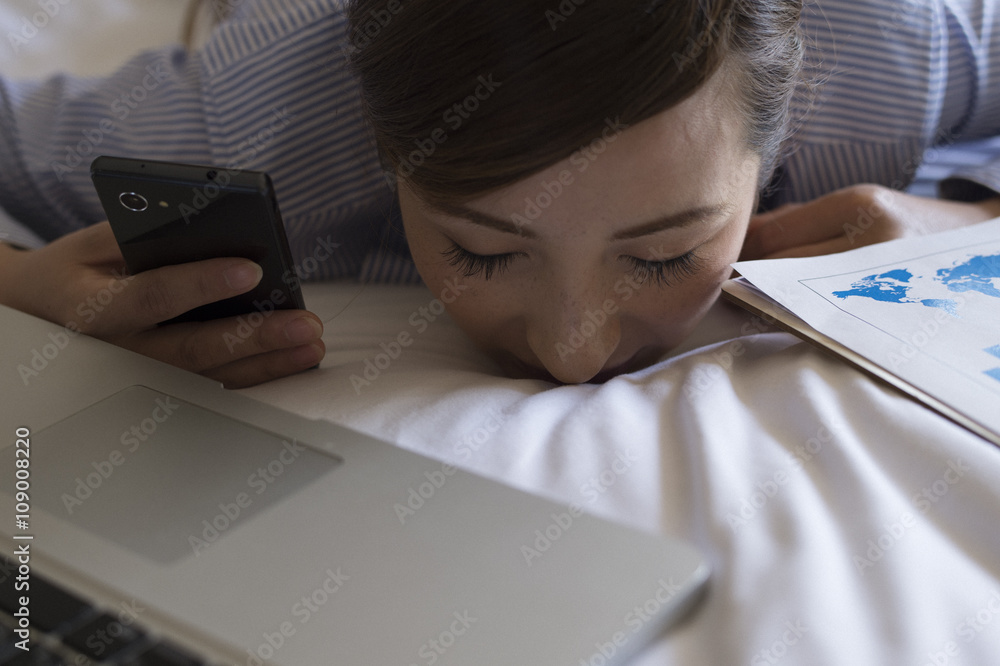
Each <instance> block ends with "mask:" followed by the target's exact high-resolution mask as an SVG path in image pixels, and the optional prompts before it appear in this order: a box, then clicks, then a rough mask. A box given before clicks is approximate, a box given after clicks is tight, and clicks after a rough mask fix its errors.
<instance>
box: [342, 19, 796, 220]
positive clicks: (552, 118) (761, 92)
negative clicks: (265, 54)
mask: <svg viewBox="0 0 1000 666" xmlns="http://www.w3.org/2000/svg"><path fill="white" fill-rule="evenodd" d="M801 6H802V0H561V1H560V0H502V1H492V0H351V1H350V2H349V3H348V7H347V12H348V16H349V18H350V29H349V30H350V32H349V40H350V44H348V45H347V47H346V49H345V50H346V51H347V52H348V53H349V58H350V63H351V65H352V67H353V69H354V71H355V73H356V75H357V76H358V79H359V82H360V87H361V97H362V102H363V106H364V110H365V115H366V118H367V121H368V124H369V126H370V127H371V130H372V132H373V135H374V140H375V143H376V145H377V147H378V149H379V153H380V155H381V156H382V160H383V164H384V166H385V168H386V169H387V171H389V172H391V173H396V172H397V171H398V170H403V171H404V175H406V179H407V182H408V183H409V184H410V185H412V186H413V187H414V189H415V190H416V192H417V193H418V194H420V196H421V197H422V198H424V199H425V200H426V201H428V202H429V203H432V204H439V203H456V202H462V201H465V200H468V199H471V198H474V197H476V196H479V195H482V194H485V193H487V192H490V191H492V190H495V189H498V188H501V187H504V186H507V185H511V184H513V183H515V182H517V181H519V180H522V179H524V178H526V177H528V176H530V175H532V174H533V173H536V172H538V171H541V170H543V169H545V168H547V167H549V166H551V165H552V164H555V163H557V162H559V161H561V160H563V159H566V158H568V157H569V156H570V155H572V153H573V152H574V151H576V150H577V149H579V148H580V147H581V146H583V145H586V144H588V143H590V142H591V140H593V139H594V138H595V137H597V136H599V134H600V132H601V128H602V127H603V126H604V125H605V123H606V122H608V120H609V119H617V120H620V122H621V123H622V124H624V125H626V126H631V125H634V124H636V123H639V122H641V121H642V120H645V119H647V118H649V117H651V116H653V115H655V114H657V113H659V112H661V111H664V110H666V109H668V108H670V107H672V106H674V105H675V104H677V103H679V102H681V101H682V100H684V99H685V98H686V97H688V96H689V95H691V94H692V93H693V92H694V91H695V90H697V89H698V87H699V86H700V85H702V84H703V83H704V82H705V81H707V80H708V79H709V78H710V77H711V76H712V75H713V74H714V73H715V72H716V71H718V70H719V68H720V67H721V66H722V65H723V64H724V63H726V64H727V66H728V65H734V66H735V67H734V70H733V71H734V72H735V74H736V77H735V79H734V81H735V83H736V87H737V89H738V91H739V95H738V97H739V98H740V99H738V100H737V103H738V104H739V108H740V109H741V110H742V111H743V112H744V113H743V117H744V118H745V119H746V123H745V126H744V132H745V138H746V141H747V144H748V146H749V147H750V148H751V149H753V150H754V151H756V152H757V153H758V154H759V155H760V156H761V158H762V170H761V180H760V182H761V184H762V185H763V184H764V183H766V182H767V180H768V178H769V176H770V174H771V171H772V169H773V166H774V164H775V162H776V160H777V157H778V155H779V147H780V145H781V143H782V141H783V139H784V133H785V128H786V127H787V125H788V122H787V117H788V107H789V101H790V99H791V95H792V93H793V91H794V89H795V85H796V80H797V77H798V72H799V69H800V66H801V61H802V45H801V40H800V36H799V30H798V20H799V14H800V12H801ZM487 81H489V82H495V84H496V85H492V86H483V85H482V84H483V83H484V82H487ZM487 91H488V92H487ZM480 92H482V93H486V94H479V95H478V96H476V93H480ZM470 97H474V98H475V100H476V101H475V102H474V103H472V104H471V105H469V104H466V105H465V106H464V110H465V111H466V113H465V114H461V113H460V112H459V113H458V114H455V113H454V110H455V109H457V108H458V107H456V106H455V105H456V104H458V105H460V106H461V105H462V103H463V100H469V99H470ZM470 109H473V110H471V111H470ZM449 110H453V116H457V117H458V118H460V119H462V120H463V122H460V123H459V122H456V121H455V120H452V119H449V118H448V113H449ZM446 120H451V122H450V123H449V122H446ZM456 125H458V126H457V127H456Z"/></svg>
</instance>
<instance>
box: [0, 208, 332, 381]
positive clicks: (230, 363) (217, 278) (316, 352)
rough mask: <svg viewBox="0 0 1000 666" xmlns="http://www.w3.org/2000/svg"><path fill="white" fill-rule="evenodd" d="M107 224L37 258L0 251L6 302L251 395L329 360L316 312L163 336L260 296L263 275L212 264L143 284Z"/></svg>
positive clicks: (172, 271) (144, 278)
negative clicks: (217, 305) (204, 314)
mask: <svg viewBox="0 0 1000 666" xmlns="http://www.w3.org/2000/svg"><path fill="white" fill-rule="evenodd" d="M124 271H125V262H124V260H123V259H122V255H121V252H119V250H118V245H117V244H116V243H115V239H114V235H113V234H112V232H111V227H110V225H108V223H107V222H105V223H102V224H97V225H94V226H91V227H87V228H86V229H81V230H80V231H77V232H75V233H72V234H69V235H67V236H64V237H63V238H60V239H59V240H56V241H54V242H53V243H50V244H49V245H47V246H45V247H43V248H41V249H38V250H23V251H22V250H16V249H14V248H11V247H9V246H4V245H0V302H2V303H4V304H5V305H9V306H11V307H13V308H16V309H18V310H22V311H24V312H27V313H29V314H34V315H36V316H38V317H41V318H43V319H47V320H49V321H51V322H54V323H57V324H61V325H63V326H67V327H68V328H71V329H73V330H79V331H81V332H83V333H86V334H88V335H91V336H94V337H97V338H101V339H103V340H106V341H108V342H111V343H114V344H116V345H119V346H121V347H125V348H126V349H131V350H133V351H136V352H139V353H141V354H145V355H146V356H151V357H153V358H156V359H159V360H161V361H165V362H167V363H170V364H172V365H176V366H178V367H181V368H184V369H187V370H192V371H194V372H198V373H200V374H203V375H205V376H207V377H211V378H212V379H215V380H218V381H220V382H222V383H223V384H224V385H225V386H226V387H228V388H239V387H244V386H251V385H253V384H258V383H260V382H264V381H268V380H270V379H275V378H277V377H283V376H286V375H291V374H294V373H296V372H299V371H301V370H305V369H306V368H310V367H312V366H314V365H316V364H317V363H319V361H320V360H321V359H322V358H323V355H324V353H325V351H326V350H325V347H324V345H323V341H322V340H321V339H320V336H321V335H322V333H323V323H322V321H320V319H319V318H318V317H317V316H316V315H314V314H312V313H311V312H305V311H302V310H275V311H274V312H273V313H272V314H271V315H270V316H268V317H265V318H264V320H263V322H262V323H261V324H260V326H258V327H256V328H252V330H250V329H251V327H249V326H248V325H247V323H246V322H247V320H246V319H245V318H244V319H243V321H242V322H241V321H240V319H239V318H237V317H232V318H228V319H217V320H214V321H207V322H185V323H179V324H170V325H167V326H157V323H159V322H161V321H166V320H168V319H172V318H173V317H176V316H177V315H180V314H182V313H184V312H187V311H188V310H191V309H192V308H195V307H198V306H199V305H204V304H206V303H213V302H215V301H219V300H222V299H225V298H229V297H231V296H235V295H237V294H241V293H244V292H247V291H249V290H250V289H252V288H253V287H254V286H255V285H256V284H257V283H258V282H259V281H260V277H261V271H260V267H259V266H257V264H255V263H253V262H252V261H250V260H248V259H240V258H226V259H209V260H206V261H197V262H192V263H188V264H181V265H177V266H164V267H162V268H157V269H154V270H149V271H145V272H143V273H140V274H138V275H135V276H129V275H126V274H125V272H124Z"/></svg>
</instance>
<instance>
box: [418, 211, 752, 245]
mask: <svg viewBox="0 0 1000 666" xmlns="http://www.w3.org/2000/svg"><path fill="white" fill-rule="evenodd" d="M435 208H436V209H437V210H439V211H440V212H442V213H444V214H445V215H448V216H450V217H456V218H460V219H463V220H466V221H467V222H472V223H474V224H478V225H480V226H484V227H489V228H490V229H495V230H497V231H502V232H504V233H508V234H513V235H515V236H521V237H522V238H530V239H537V238H538V234H537V233H535V232H534V231H533V230H532V229H530V228H528V227H527V226H526V225H523V224H517V223H516V222H514V221H513V220H505V219H503V218H501V217H494V216H493V215H490V214H488V213H483V212H481V211H478V210H474V209H472V208H469V207H468V206H463V205H461V204H442V205H440V206H435ZM732 210H733V205H732V203H730V202H725V203H718V204H713V205H709V206H698V207H696V208H690V209H688V210H685V211H681V212H679V213H671V214H669V215H664V216H662V217H658V218H656V219H654V220H650V221H649V222H644V223H642V224H639V225H637V226H634V227H632V228H630V229H625V230H623V231H619V232H617V233H616V234H614V235H613V236H612V237H611V240H612V241H621V240H632V239H635V238H642V237H643V236H650V235H652V234H655V233H657V232H660V231H665V230H667V229H675V228H678V229H679V228H683V227H688V226H691V225H693V224H697V223H698V222H703V221H706V220H712V219H716V218H719V217H722V216H723V215H726V214H729V213H731V212H732Z"/></svg>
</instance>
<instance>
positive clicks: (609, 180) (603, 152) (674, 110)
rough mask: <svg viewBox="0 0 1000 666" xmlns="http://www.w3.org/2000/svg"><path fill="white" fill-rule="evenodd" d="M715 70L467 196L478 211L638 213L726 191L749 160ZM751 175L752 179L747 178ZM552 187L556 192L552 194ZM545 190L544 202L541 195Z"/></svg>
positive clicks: (727, 194)
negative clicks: (538, 208) (686, 90)
mask: <svg viewBox="0 0 1000 666" xmlns="http://www.w3.org/2000/svg"><path fill="white" fill-rule="evenodd" d="M734 91H735V88H734V87H733V86H732V85H730V83H729V78H728V77H727V76H726V75H725V74H724V72H723V71H720V72H719V73H717V74H716V75H715V76H713V77H712V79H710V80H709V81H708V82H706V83H705V84H704V85H703V86H702V87H701V88H699V89H698V90H697V91H696V92H695V93H694V94H693V95H691V96H690V97H688V98H687V99H685V100H684V101H683V102H681V103H679V104H677V105H675V106H674V107H671V108H670V109H667V110H666V111H663V112H661V113H659V114H657V115H655V116H653V117H651V118H649V119H647V120H644V121H643V122H641V123H638V124H636V125H633V126H623V125H622V124H621V123H617V122H615V119H608V122H606V124H605V128H604V130H603V131H602V132H600V133H598V134H595V136H594V139H593V141H591V142H590V143H589V144H587V145H585V146H582V147H581V149H580V150H578V151H576V152H575V153H573V155H572V156H570V157H569V158H567V159H565V160H563V161H561V162H559V163H557V164H554V165H553V166H551V167H549V168H548V169H546V170H544V171H542V172H540V173H538V174H535V175H533V176H530V177H528V178H526V179H525V180H524V181H521V182H519V183H516V184H514V185H512V186H510V187H508V188H504V189H502V190H499V191H497V192H494V193H491V194H489V195H486V196H484V197H481V198H479V199H476V200H474V201H472V202H470V205H472V206H474V207H476V208H481V209H484V210H487V209H492V210H507V209H509V210H519V209H521V208H524V207H525V206H526V204H527V202H526V199H527V200H529V201H535V200H538V201H537V203H540V204H541V203H549V205H548V206H546V209H547V212H549V213H551V214H558V213H559V211H560V210H565V211H566V212H567V213H577V212H579V211H580V210H583V209H586V210H589V211H594V212H596V211H601V210H603V211H610V210H616V211H619V212H620V211H621V210H622V207H623V206H625V207H627V209H628V211H629V213H630V216H635V217H642V216H644V215H651V214H656V213H661V214H662V213H663V212H665V211H664V210H663V206H664V201H665V200H666V201H668V202H670V208H671V209H673V210H680V209H684V208H689V207H696V206H700V205H705V204H710V203H716V202H717V201H721V200H725V199H729V198H731V197H732V191H733V190H734V189H735V188H737V187H739V186H741V185H742V184H743V183H744V181H745V179H746V178H745V177H746V176H747V175H753V176H755V174H748V170H749V169H752V168H753V165H754V164H756V160H755V157H756V156H755V155H754V153H753V151H752V150H751V149H750V148H749V147H748V146H747V145H746V142H745V140H744V134H743V130H742V122H741V118H740V115H739V111H738V108H739V105H738V104H737V103H736V101H735V99H734V97H733V95H734V94H735V93H734ZM754 182H755V178H754ZM556 192H558V194H555V193H556ZM545 194H548V195H549V197H550V198H551V201H549V199H547V198H546V197H545Z"/></svg>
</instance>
